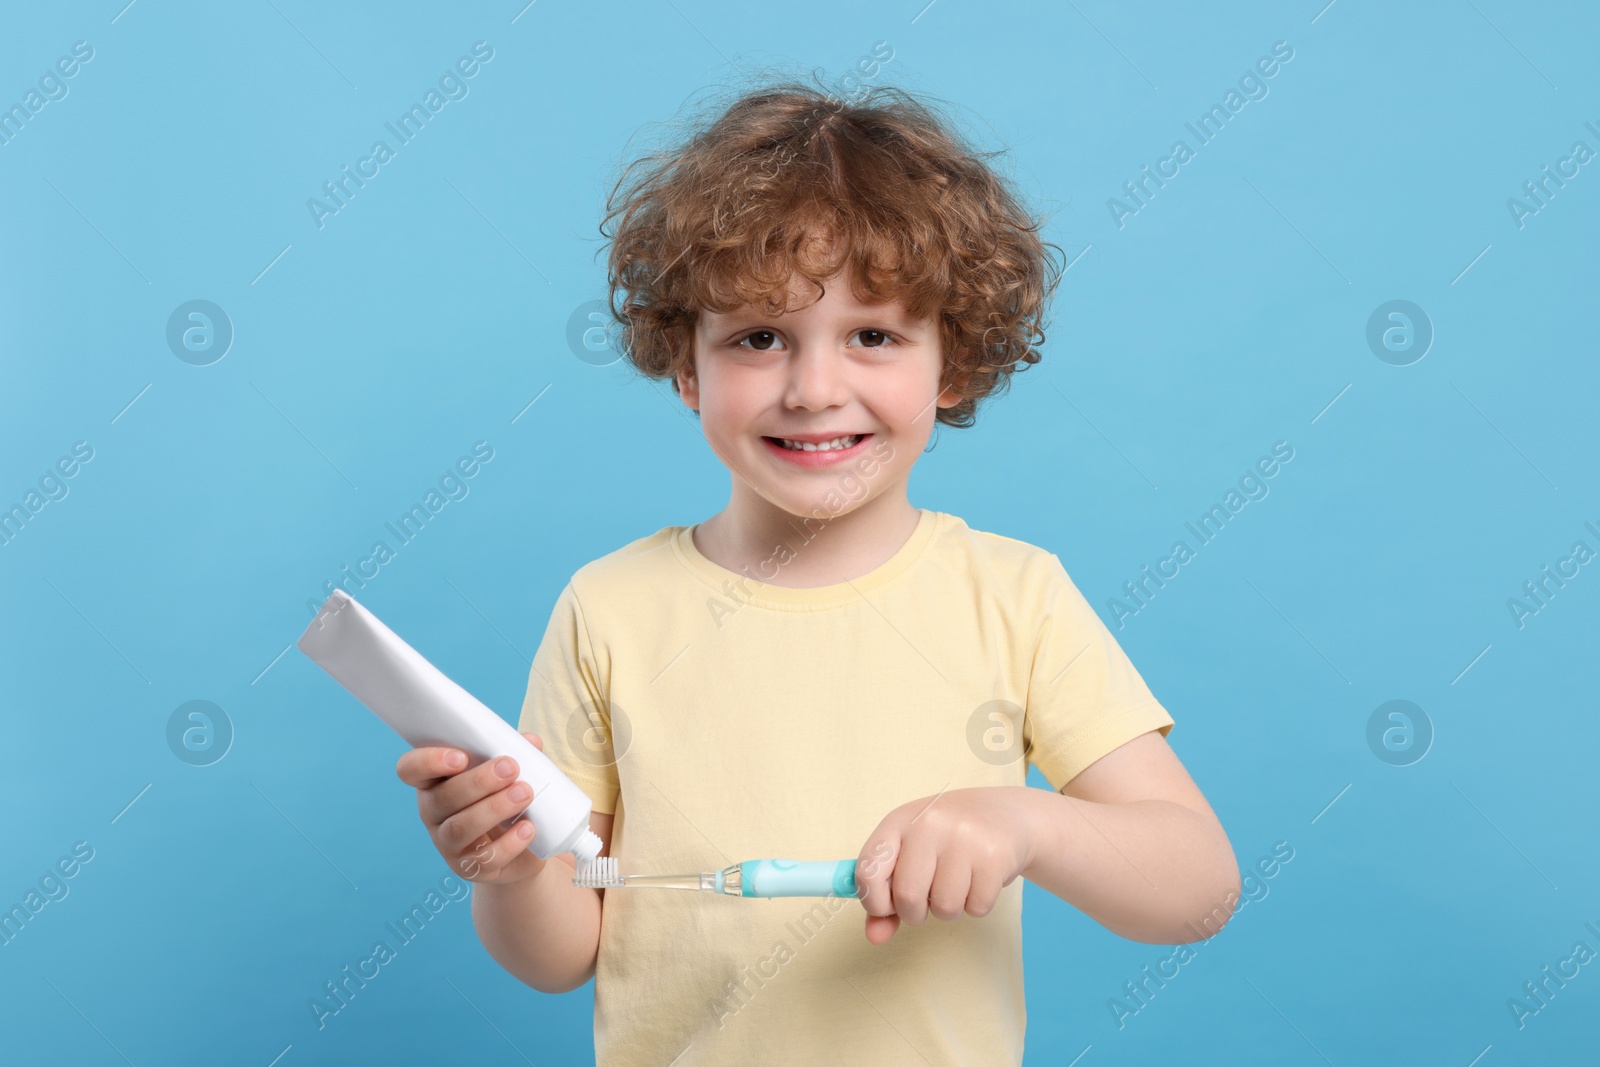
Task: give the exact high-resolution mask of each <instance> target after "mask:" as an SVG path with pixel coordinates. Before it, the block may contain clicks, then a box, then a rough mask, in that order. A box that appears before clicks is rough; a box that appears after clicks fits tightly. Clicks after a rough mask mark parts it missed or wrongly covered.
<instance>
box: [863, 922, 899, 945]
mask: <svg viewBox="0 0 1600 1067" xmlns="http://www.w3.org/2000/svg"><path fill="white" fill-rule="evenodd" d="M898 929H900V916H898V915H868V916H867V940H868V941H870V942H871V943H872V944H874V945H882V944H885V943H886V942H888V940H889V939H890V938H891V937H893V936H894V932H895V931H896V930H898Z"/></svg>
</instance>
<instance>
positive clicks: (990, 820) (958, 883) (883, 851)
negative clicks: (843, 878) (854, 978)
mask: <svg viewBox="0 0 1600 1067" xmlns="http://www.w3.org/2000/svg"><path fill="white" fill-rule="evenodd" d="M1015 792H1016V789H1015V788H1013V787H1009V786H986V787H978V788H973V789H951V790H948V791H946V792H943V793H940V794H938V795H937V796H933V797H923V798H921V799H920V800H913V801H911V802H910V803H909V804H902V805H900V807H898V808H895V809H894V810H893V811H891V812H890V813H889V814H888V815H886V816H885V817H884V819H883V821H882V822H880V823H879V824H878V828H877V829H876V830H874V831H873V832H872V834H871V836H869V837H868V838H867V843H866V845H865V846H863V847H862V849H861V854H860V855H859V856H858V857H857V859H856V890H857V895H858V896H859V897H860V899H861V903H862V906H863V907H865V908H866V910H867V929H866V933H867V940H868V941H870V942H872V943H873V944H874V945H881V944H884V943H885V942H887V941H888V940H889V938H891V937H893V936H894V932H895V930H897V929H899V927H900V923H901V921H902V920H904V921H905V922H908V923H910V924H911V925H913V926H920V925H921V924H922V922H923V920H925V919H926V918H927V917H928V914H929V913H930V912H931V913H932V914H933V915H934V917H935V918H938V919H943V920H945V921H946V922H949V921H951V920H954V919H958V918H960V917H961V915H962V913H963V912H965V913H966V914H968V915H971V916H973V917H975V918H981V917H982V916H984V915H987V914H989V911H990V909H991V908H993V907H994V904H995V900H996V899H997V898H998V897H999V896H1000V890H1001V889H1003V888H1005V887H1006V886H1008V885H1010V884H1011V883H1012V882H1013V881H1015V880H1016V878H1017V876H1018V875H1019V874H1021V873H1022V872H1023V871H1024V870H1026V869H1027V867H1028V865H1029V864H1030V863H1031V862H1032V861H1033V842H1032V838H1031V836H1030V833H1029V828H1028V825H1027V810H1028V809H1027V808H1026V806H1025V805H1023V804H1020V803H1018V800H1019V798H1018V797H1016V796H1014V795H1013V794H1014V793H1015Z"/></svg>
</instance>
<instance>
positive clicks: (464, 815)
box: [434, 782, 533, 856]
mask: <svg viewBox="0 0 1600 1067" xmlns="http://www.w3.org/2000/svg"><path fill="white" fill-rule="evenodd" d="M532 795H533V790H532V789H530V788H528V783H527V782H514V783H512V784H511V785H510V786H508V787H507V788H505V789H502V790H500V791H499V792H496V793H492V794H490V795H489V796H486V797H484V798H483V799H482V800H479V801H477V802H475V803H472V804H469V805H467V806H466V807H465V808H462V809H461V810H460V811H457V812H454V813H452V814H451V815H448V816H447V817H446V818H445V819H444V820H443V821H442V822H440V823H439V828H438V829H437V830H436V831H434V841H435V842H437V843H438V845H439V849H440V851H442V852H443V853H444V854H445V855H447V856H453V855H455V854H456V853H459V852H463V851H465V850H466V848H467V847H468V846H469V845H471V844H472V843H473V842H475V841H477V840H478V838H480V837H482V836H483V835H484V834H486V833H488V832H489V830H490V829H492V828H494V827H497V826H499V825H500V824H501V823H503V822H505V821H506V820H507V819H510V818H512V817H513V816H515V815H519V814H521V813H522V811H523V810H524V809H526V808H527V806H528V801H529V800H530V799H531V798H532Z"/></svg>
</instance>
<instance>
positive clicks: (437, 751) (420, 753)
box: [394, 745, 467, 789]
mask: <svg viewBox="0 0 1600 1067" xmlns="http://www.w3.org/2000/svg"><path fill="white" fill-rule="evenodd" d="M466 766H467V754H466V753H465V752H462V751H461V750H460V749H459V748H446V747H443V746H439V745H425V746H423V747H422V748H413V749H411V750H410V751H408V752H406V753H405V754H404V755H402V756H401V757H400V759H399V760H398V761H397V762H396V763H395V765H394V770H395V773H396V774H398V775H399V776H400V780H401V781H402V782H404V783H405V784H406V785H409V786H414V787H416V788H417V789H431V788H432V787H433V786H435V785H437V784H438V783H439V782H441V781H443V780H444V779H446V778H448V777H450V776H451V775H453V774H459V773H460V772H461V771H463V770H464V769H466Z"/></svg>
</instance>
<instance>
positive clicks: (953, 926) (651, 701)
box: [398, 85, 1239, 1067]
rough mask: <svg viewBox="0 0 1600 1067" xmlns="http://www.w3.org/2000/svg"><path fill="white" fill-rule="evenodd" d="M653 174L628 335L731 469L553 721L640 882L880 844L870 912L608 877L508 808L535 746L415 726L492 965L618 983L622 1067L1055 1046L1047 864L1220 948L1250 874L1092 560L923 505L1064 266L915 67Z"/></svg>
mask: <svg viewBox="0 0 1600 1067" xmlns="http://www.w3.org/2000/svg"><path fill="white" fill-rule="evenodd" d="M634 166H635V167H638V166H643V168H644V169H643V170H642V172H641V173H640V175H639V176H638V177H637V178H636V179H635V180H634V182H633V183H632V184H631V185H628V186H627V187H626V188H624V184H625V183H626V181H627V176H628V173H631V172H632V170H633V167H630V168H629V171H628V172H625V173H624V175H623V179H622V180H619V182H618V185H617V188H616V189H615V190H613V194H612V201H611V203H610V204H609V205H608V207H609V208H610V211H609V214H608V216H607V220H608V221H611V220H615V221H616V222H617V229H616V232H615V234H607V236H609V237H612V248H611V253H610V263H611V272H610V276H611V284H612V289H613V294H615V293H616V292H617V291H618V290H622V291H623V292H624V294H625V297H626V299H625V301H624V303H623V305H622V307H621V310H620V311H618V312H617V314H618V317H619V319H620V321H621V323H622V326H623V331H622V333H621V335H620V345H621V347H622V349H623V350H624V352H625V353H626V354H627V356H628V358H629V359H630V360H631V361H632V362H633V364H634V365H635V367H637V368H638V369H639V370H640V371H641V372H642V373H643V374H646V375H649V376H652V377H656V378H665V379H670V380H671V381H672V383H673V387H674V389H675V391H676V392H677V394H678V395H679V396H680V397H681V398H682V400H683V402H684V403H685V404H686V405H687V406H688V407H689V408H690V409H692V410H693V411H695V412H696V414H697V417H698V418H699V420H700V424H701V428H702V431H703V432H704V434H705V437H706V440H707V442H708V443H709V444H710V446H711V448H712V450H713V452H714V453H715V454H716V456H717V458H718V459H719V460H720V461H721V462H722V463H723V464H724V465H725V466H726V467H727V468H728V469H729V472H730V475H731V482H732V489H731V493H730V497H729V501H728V505H727V507H726V508H724V509H723V510H722V511H721V512H719V513H718V514H716V515H714V516H712V517H711V518H709V519H707V520H706V521H705V522H702V523H699V524H698V525H696V526H693V527H683V526H669V527H666V528H664V529H661V530H659V531H658V532H657V533H655V534H652V535H650V536H648V537H644V538H641V539H639V540H636V541H634V542H632V543H630V544H628V545H626V546H624V547H622V548H620V549H618V550H616V551H614V552H612V553H610V554H609V555H606V556H603V557H601V558H600V559H597V560H595V561H594V562H592V563H589V564H587V565H585V566H584V567H582V568H580V569H579V570H578V571H577V573H575V574H574V575H573V576H572V578H571V580H570V581H569V582H568V584H567V585H566V587H565V588H564V589H563V590H562V591H561V594H560V596H559V597H558V599H557V602H556V605H555V610H554V612H553V614H552V616H551V619H550V622H549V625H548V627H547V629H546V631H545V634H544V639H543V641H542V643H541V644H540V647H539V650H538V652H537V654H536V656H535V658H534V663H533V669H532V671H531V672H530V676H529V686H528V693H527V698H526V701H525V703H524V706H523V711H522V719H521V722H520V724H519V728H520V729H521V730H523V731H524V732H526V733H527V734H528V736H529V737H530V738H531V739H534V741H535V743H536V744H539V745H540V747H541V748H542V749H543V750H544V751H545V752H546V753H547V754H548V755H549V756H550V757H551V758H552V759H553V760H554V761H555V763H556V765H557V766H559V767H561V768H562V770H563V771H565V772H566V773H567V774H568V775H569V776H570V777H571V778H572V779H573V781H574V782H576V783H577V784H578V785H579V786H580V787H581V788H583V789H584V790H585V791H586V792H587V793H588V794H589V796H590V798H591V800H592V802H593V810H594V814H593V816H592V819H591V827H592V828H593V829H594V831H595V832H596V833H597V834H599V835H600V837H601V838H603V839H604V840H605V841H606V842H607V854H609V855H612V856H616V857H618V858H619V861H620V864H621V869H622V871H623V872H625V873H631V872H640V873H666V872H683V871H699V870H712V869H717V868H722V867H727V866H730V865H732V864H735V863H738V862H740V861H743V860H746V859H757V858H763V857H788V858H793V859H807V860H821V859H840V858H844V857H855V858H856V860H857V882H858V886H859V889H860V900H859V903H858V902H856V901H851V900H848V899H839V898H820V899H800V898H779V899H774V900H757V899H740V898H734V897H724V896H719V895H713V894H697V893H681V892H670V891H665V890H651V889H632V890H613V891H611V892H609V893H608V892H606V891H603V890H593V889H583V888H579V887H576V886H574V885H573V884H572V876H573V870H572V863H571V861H570V858H569V857H565V856H562V857H556V858H553V859H552V860H549V861H541V860H539V859H538V858H537V857H536V856H534V855H533V854H532V853H531V852H528V851H526V846H527V843H528V838H529V837H530V836H531V827H529V826H528V825H527V823H526V820H522V821H520V822H519V823H518V824H516V825H514V826H513V827H512V828H511V829H509V830H502V829H501V828H500V826H499V825H498V824H499V823H500V822H501V821H502V820H505V819H506V818H508V817H509V816H510V815H512V814H514V813H515V812H516V811H518V810H519V809H520V808H522V807H524V806H526V803H527V797H526V796H525V795H520V796H519V795H516V794H517V790H518V789H521V788H525V787H512V788H505V787H504V785H505V783H506V781H507V780H508V777H509V776H511V775H514V774H515V773H516V771H515V767H514V765H512V764H511V761H509V760H505V761H501V762H502V763H503V764H506V765H507V766H505V767H504V771H505V774H504V775H501V774H500V772H499V771H497V769H496V768H495V767H494V766H493V765H490V764H485V765H483V766H480V767H477V768H473V769H472V770H467V771H462V770H461V768H463V767H464V766H465V762H466V761H465V757H464V756H462V755H461V754H460V753H459V752H451V751H449V750H446V749H441V748H431V749H417V750H415V751H414V752H410V753H407V754H406V755H405V756H404V757H402V758H401V760H400V764H399V768H398V769H399V772H400V775H401V777H402V779H403V780H405V781H406V782H407V783H408V784H411V785H414V786H416V787H417V788H418V804H419V810H420V812H421V815H422V817H423V821H424V823H425V824H426V825H427V826H428V828H429V831H430V834H431V835H432V836H433V839H434V842H435V844H436V846H437V847H438V848H439V851H440V852H441V854H442V855H444V857H445V858H446V860H448V861H449V862H450V863H451V865H452V868H453V869H456V870H459V871H461V872H462V874H463V875H465V876H466V877H469V878H471V879H472V880H473V881H475V882H477V883H478V891H477V892H476V893H474V895H473V917H474V920H475V925H476V927H477V930H478V934H479V936H480V938H481V939H482V941H483V944H484V946H485V948H486V949H487V950H488V951H489V953H490V954H491V955H492V956H493V957H494V958H495V959H496V960H497V961H498V962H499V963H500V964H501V965H502V966H504V967H505V968H506V970H508V971H509V972H510V973H512V974H514V975H516V976H517V977H518V978H520V979H521V980H522V981H524V982H526V983H527V984H528V985H530V986H532V987H534V988H536V989H539V990H542V991H546V992H559V991H564V990H569V989H573V988H576V987H578V986H580V985H582V984H583V983H584V982H586V981H587V980H588V979H589V978H590V977H591V976H593V977H594V978H595V1046H596V1055H597V1061H598V1064H599V1067H624V1065H626V1067H632V1065H645V1064H649V1065H653V1067H662V1065H666V1064H669V1063H671V1064H679V1065H683V1067H688V1065H691V1064H736V1063H737V1064H744V1063H760V1064H791V1063H792V1064H815V1063H850V1064H858V1063H886V1064H898V1063H930V1064H940V1065H942V1064H957V1063H985V1064H998V1063H1006V1064H1015V1063H1019V1062H1020V1061H1021V1059H1022V1050H1023V1032H1024V1024H1025V1015H1024V1003H1023V988H1022V962H1021V949H1022V939H1021V904H1022V886H1021V885H1020V884H1019V882H1018V878H1019V877H1023V878H1028V879H1030V880H1032V881H1033V882H1034V883H1035V884H1037V885H1039V886H1042V887H1043V888H1045V889H1047V890H1049V891H1050V892H1051V893H1053V894H1055V895H1056V896H1059V897H1061V898H1062V899H1064V900H1066V901H1067V902H1068V903H1070V904H1072V905H1074V906H1076V907H1078V908H1079V909H1081V910H1082V911H1084V912H1085V913H1087V914H1088V915H1089V916H1091V917H1092V918H1094V919H1095V920H1096V921H1098V922H1100V923H1101V924H1102V925H1104V926H1106V927H1107V928H1108V929H1110V930H1112V931H1113V932H1115V933H1118V934H1120V935H1122V936H1124V937H1128V938H1131V939H1134V940H1138V941H1147V942H1153V943H1154V942H1165V943H1174V942H1187V941H1192V940H1198V939H1200V938H1201V937H1202V936H1210V934H1212V933H1215V929H1212V930H1210V931H1209V932H1208V933H1206V934H1204V935H1202V934H1201V933H1200V930H1199V927H1200V925H1201V924H1202V923H1206V922H1209V923H1212V924H1214V923H1215V922H1216V916H1217V915H1218V914H1220V915H1222V916H1223V918H1224V921H1225V919H1226V916H1227V915H1228V914H1229V913H1230V911H1231V903H1232V901H1233V900H1235V899H1237V895H1238V894H1237V887H1238V885H1239V876H1238V872H1237V869H1236V867H1235V864H1234V858H1233V853H1232V849H1231V847H1230V845H1229V843H1228V839H1227V836H1226V834H1225V833H1224V832H1223V830H1222V827H1221V826H1220V825H1219V823H1218V822H1217V819H1216V817H1215V815H1214V814H1213V813H1212V811H1211V809H1210V807H1209V806H1208V805H1207V803H1206V801H1205V798H1204V797H1203V796H1202V795H1201V793H1200V791H1199V790H1198V789H1197V788H1196V786H1195V784H1194V782H1193V781H1192V780H1191V779H1190V778H1189V776H1188V774H1187V773H1186V772H1185V770H1184V768H1183V766H1182V764H1181V763H1179V761H1178V759H1177V757H1176V756H1175V755H1174V754H1173V753H1172V750H1171V749H1170V748H1168V746H1167V743H1166V740H1165V738H1166V734H1167V733H1168V732H1169V731H1170V729H1171V728H1172V725H1173V721H1172V719H1171V717H1170V716H1169V715H1168V714H1167V712H1166V711H1165V709H1164V708H1163V707H1162V706H1161V704H1160V703H1159V702H1158V701H1157V700H1156V699H1155V697H1154V696H1153V695H1152V694H1151V693H1150V690H1149V689H1148V688H1147V687H1146V685H1145V683H1144V681H1143V680H1142V678H1141V677H1140V675H1139V674H1138V672H1137V671H1136V670H1135V669H1134V667H1133V665H1132V664H1131V663H1130V662H1129V661H1128V659H1127V657H1126V656H1125V655H1124V654H1123V652H1122V650H1121V649H1120V647H1119V646H1118V645H1117V642H1116V640H1115V639H1114V638H1113V637H1112V636H1111V634H1110V632H1109V631H1108V630H1107V629H1106V627H1105V625H1104V624H1103V623H1102V622H1101V621H1100V619H1099V617H1098V616H1097V615H1095V614H1094V612H1093V610H1092V609H1091V608H1090V607H1089V605H1088V604H1087V603H1086V601H1085V600H1084V598H1083V596H1082V595H1081V594H1080V593H1079V591H1078V589H1077V588H1076V586H1074V584H1073V583H1072V581H1071V579H1070V578H1069V577H1068V576H1067V573H1066V571H1065V570H1064V569H1063V568H1062V565H1061V562H1060V561H1059V559H1057V557H1056V556H1055V555H1053V554H1051V553H1049V552H1047V551H1045V550H1044V549H1042V548H1037V547H1035V546H1033V545H1029V544H1026V543H1024V542H1021V541H1017V540H1013V539H1011V538H1008V537H1003V536H1001V535H998V534H993V533H985V532H982V531H978V530H974V529H971V528H970V527H968V526H967V525H966V523H965V522H964V521H962V520H961V519H960V518H958V517H956V516H954V515H950V514H947V513H943V512H935V511H930V510H927V509H924V508H917V507H914V506H913V505H912V504H911V503H910V502H909V500H908V499H907V479H908V477H909V475H910V470H911V467H912V464H913V463H914V462H915V460H916V459H917V457H918V456H919V455H920V454H921V452H922V451H923V450H924V446H925V445H926V443H927V441H928V438H929V434H930V432H931V430H932V429H933V426H934V423H935V421H936V420H937V421H938V422H942V423H946V424H949V425H953V426H969V425H971V424H972V423H973V421H974V420H973V412H974V411H975V409H976V406H977V404H978V402H979V401H980V400H981V399H983V398H984V397H986V396H989V395H991V394H993V393H994V392H996V391H997V390H999V389H1002V388H1004V386H1005V385H1006V383H1007V382H1008V380H1009V375H1010V374H1011V372H1012V371H1013V370H1014V369H1017V368H1018V367H1019V366H1025V365H1027V364H1030V363H1034V362H1037V361H1038V359H1039V355H1038V353H1037V352H1036V351H1035V346H1036V344H1037V343H1038V342H1039V341H1042V340H1043V334H1042V332H1040V331H1039V330H1038V321H1039V318H1040V316H1041V315H1042V313H1043V309H1044V305H1045V303H1046V302H1047V300H1048V298H1049V296H1050V295H1051V293H1052V292H1053V290H1054V287H1055V285H1056V283H1057V282H1058V281H1059V278H1060V274H1059V271H1058V270H1056V269H1055V265H1054V262H1053V261H1052V260H1051V259H1050V258H1049V257H1048V256H1047V255H1046V254H1045V248H1046V247H1047V246H1046V245H1044V244H1043V243H1042V242H1041V241H1040V240H1039V238H1038V236H1037V225H1036V224H1035V223H1034V222H1033V220H1032V219H1031V217H1030V216H1028V215H1027V214H1026V213H1025V212H1023V211H1022V210H1021V209H1020V208H1019V207H1018V206H1017V202H1016V200H1015V198H1014V197H1013V196H1012V194H1011V193H1010V191H1009V190H1008V189H1007V187H1006V186H1005V184H1004V183H1003V182H1002V181H1001V180H1000V179H999V178H998V177H997V176H996V175H994V174H993V173H992V172H991V171H990V170H989V169H988V168H987V166H986V165H985V164H983V163H981V162H979V161H978V160H977V159H976V158H975V156H974V154H973V153H972V152H971V151H970V150H969V149H967V148H966V147H965V146H964V145H963V144H962V143H961V142H960V141H959V140H957V139H956V138H955V137H954V136H953V135H952V134H951V133H950V132H948V130H947V129H946V128H945V127H944V126H943V125H942V124H941V122H940V121H939V120H938V119H937V118H936V117H935V116H934V114H933V113H932V112H931V111H930V110H929V109H927V108H926V107H925V106H924V105H922V104H920V103H919V102H917V101H916V100H915V99H914V98H912V97H911V96H910V95H909V94H906V93H904V92H903V91H901V90H898V89H895V88H892V87H890V88H880V89H875V90H872V91H871V92H870V93H868V94H867V96H866V98H865V99H864V100H862V101H859V102H857V103H856V104H854V105H851V106H843V105H841V104H840V102H838V101H836V100H834V99H832V98H830V97H828V96H827V95H825V94H823V93H818V92H817V91H815V90H813V89H811V88H810V87H808V86H804V85H781V86H777V87H773V88H770V89H765V90H762V91H759V92H755V93H750V94H747V95H746V96H744V97H742V98H740V99H739V100H737V101H735V102H734V103H733V105H732V106H731V107H729V108H728V109H727V110H726V112H725V113H724V114H723V115H722V116H721V117H720V118H719V119H717V121H716V122H714V123H713V124H712V125H711V126H710V127H709V129H706V130H704V131H702V132H699V133H697V134H696V135H695V136H694V137H693V138H690V139H688V140H687V142H686V143H685V145H684V146H683V147H682V148H680V149H678V150H677V151H675V152H672V153H667V154H665V155H661V156H656V157H647V158H646V159H643V160H640V161H639V162H638V163H636V164H634ZM601 229H602V233H605V232H606V231H605V227H604V225H602V228H601ZM1050 247H1053V246H1050ZM614 306H615V304H614ZM450 756H455V757H458V759H457V761H456V762H454V763H451V762H448V758H449V757H450ZM1030 763H1032V764H1034V765H1036V766H1037V767H1038V768H1039V769H1040V771H1041V773H1043V775H1044V776H1045V778H1046V779H1048V780H1049V782H1050V783H1051V785H1052V786H1053V787H1054V788H1055V789H1056V790H1057V792H1053V793H1052V792H1047V791H1045V790H1041V789H1035V788H1030V787H1028V786H1027V785H1026V784H1025V779H1026V775H1027V768H1028V765H1029V764H1030ZM458 772H459V773H458ZM857 909H860V910H861V911H862V912H864V913H865V919H864V925H858V923H857V921H856V920H855V919H854V918H840V917H841V916H844V915H846V914H849V915H855V914H859V912H858V911H857ZM836 918H840V921H837V922H836V921H834V920H835V919H836ZM863 935H864V936H863Z"/></svg>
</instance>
